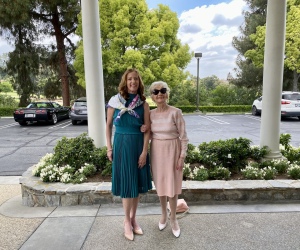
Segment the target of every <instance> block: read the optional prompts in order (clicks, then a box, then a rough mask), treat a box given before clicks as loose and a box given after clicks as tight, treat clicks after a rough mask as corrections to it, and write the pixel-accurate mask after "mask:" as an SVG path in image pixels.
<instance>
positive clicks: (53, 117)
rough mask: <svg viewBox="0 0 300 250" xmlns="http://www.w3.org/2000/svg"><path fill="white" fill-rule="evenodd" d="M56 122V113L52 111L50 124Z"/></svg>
mask: <svg viewBox="0 0 300 250" xmlns="http://www.w3.org/2000/svg"><path fill="white" fill-rule="evenodd" d="M56 123H57V115H56V114H55V113H53V115H52V121H51V124H53V125H54V124H56Z"/></svg>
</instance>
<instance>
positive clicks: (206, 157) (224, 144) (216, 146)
mask: <svg viewBox="0 0 300 250" xmlns="http://www.w3.org/2000/svg"><path fill="white" fill-rule="evenodd" d="M250 142H251V141H250V140H249V139H246V138H241V137H240V138H238V139H236V138H233V139H228V140H219V141H211V142H209V143H206V142H204V143H201V144H200V145H199V150H200V157H201V159H202V162H203V163H204V164H205V165H208V166H209V167H214V166H223V167H225V168H228V170H229V171H230V172H238V171H239V170H240V169H241V168H243V167H244V166H245V165H246V164H247V160H248V158H249V157H250V156H251V148H250ZM202 162H201V163H202Z"/></svg>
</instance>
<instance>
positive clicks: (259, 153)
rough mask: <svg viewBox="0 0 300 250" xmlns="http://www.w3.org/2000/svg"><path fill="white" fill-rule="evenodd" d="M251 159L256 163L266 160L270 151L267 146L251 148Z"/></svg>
mask: <svg viewBox="0 0 300 250" xmlns="http://www.w3.org/2000/svg"><path fill="white" fill-rule="evenodd" d="M250 148H251V153H250V158H252V159H253V160H255V161H259V160H261V159H262V158H264V157H265V156H266V155H267V154H268V153H269V152H270V149H269V148H268V147H267V146H263V147H259V146H251V147H250Z"/></svg>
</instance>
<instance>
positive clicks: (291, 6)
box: [245, 0, 300, 91]
mask: <svg viewBox="0 0 300 250" xmlns="http://www.w3.org/2000/svg"><path fill="white" fill-rule="evenodd" d="M287 3H288V8H287V10H288V12H287V20H286V40H285V56H286V57H285V60H284V66H285V68H287V69H288V70H290V71H292V72H293V84H292V89H293V91H298V82H299V77H300V52H299V48H300V26H299V22H300V4H299V1H296V0H289V1H288V2H287ZM265 35H266V25H263V26H258V27H257V28H256V33H254V34H252V35H250V39H251V40H252V41H253V42H254V44H255V48H253V49H249V50H248V51H246V53H245V57H246V58H249V59H250V60H252V62H253V63H254V64H255V65H256V66H257V67H259V68H263V64H264V48H265Z"/></svg>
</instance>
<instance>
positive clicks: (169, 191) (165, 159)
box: [150, 81, 188, 238]
mask: <svg viewBox="0 0 300 250" xmlns="http://www.w3.org/2000/svg"><path fill="white" fill-rule="evenodd" d="M169 92H170V89H169V87H168V85H167V83H165V82H162V81H158V82H154V83H152V84H151V86H150V93H151V98H152V100H153V101H154V102H155V103H156V105H157V108H156V109H153V110H151V111H150V121H151V147H150V157H151V158H150V159H151V161H150V163H151V171H152V178H153V181H154V184H155V188H156V191H157V195H158V196H159V200H160V205H161V211H162V215H161V218H160V221H159V223H158V227H159V230H163V229H164V228H166V226H167V217H168V215H167V202H168V200H169V203H170V209H171V215H170V223H171V228H172V233H173V234H174V236H175V237H176V238H178V237H179V235H180V227H179V225H178V221H177V219H176V206H177V199H178V195H179V194H181V191H182V178H183V174H182V169H183V164H184V159H185V157H186V150H187V144H188V138H187V134H186V129H185V121H184V119H183V115H182V112H181V110H180V109H178V108H175V107H172V106H170V105H168V103H167V100H168V97H169Z"/></svg>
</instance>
